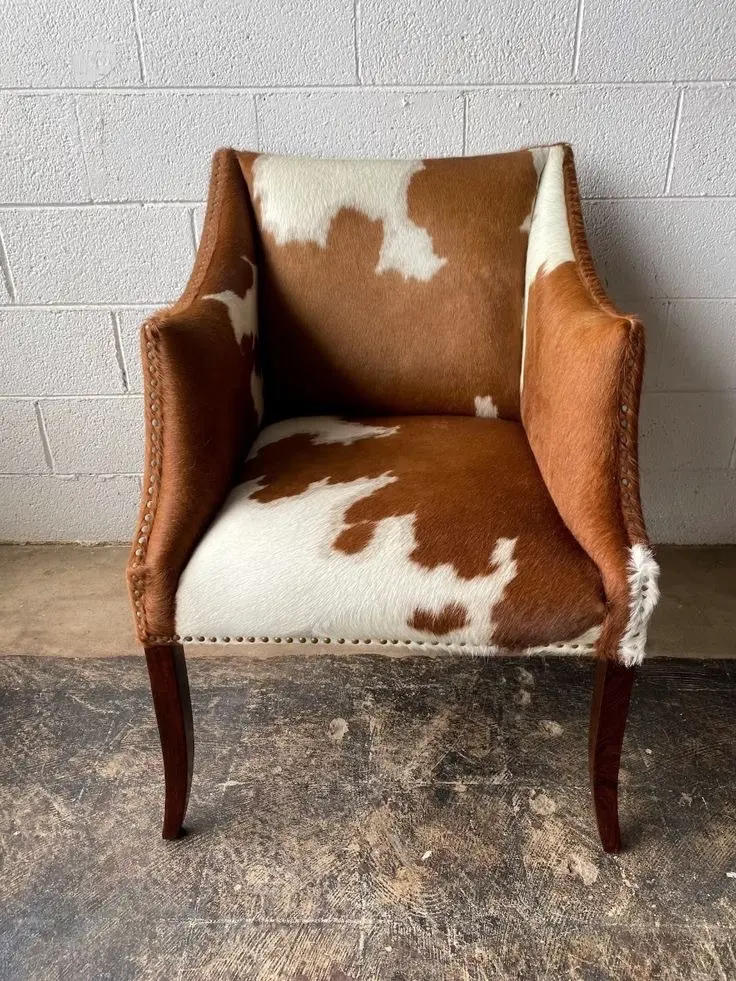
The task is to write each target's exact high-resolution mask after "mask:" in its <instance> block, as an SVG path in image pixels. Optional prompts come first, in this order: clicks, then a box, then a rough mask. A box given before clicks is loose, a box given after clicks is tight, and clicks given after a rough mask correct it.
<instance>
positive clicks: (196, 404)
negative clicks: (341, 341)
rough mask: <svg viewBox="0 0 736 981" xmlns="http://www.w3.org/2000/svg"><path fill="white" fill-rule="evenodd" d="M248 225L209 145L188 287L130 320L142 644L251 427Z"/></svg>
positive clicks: (231, 161) (133, 586)
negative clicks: (137, 324)
mask: <svg viewBox="0 0 736 981" xmlns="http://www.w3.org/2000/svg"><path fill="white" fill-rule="evenodd" d="M253 229H254V224H253V218H252V212H251V207H250V201H249V197H248V192H247V189H246V186H245V182H244V181H243V178H242V175H241V171H240V167H239V165H238V163H237V158H236V156H235V153H234V151H232V150H220V151H218V153H217V154H216V155H215V157H214V161H213V166H212V176H211V180H210V190H209V197H208V202H207V213H206V217H205V223H204V229H203V234H202V241H201V243H200V246H199V249H198V251H197V258H196V261H195V264H194V269H193V271H192V274H191V277H190V279H189V282H188V284H187V287H186V289H185V291H184V293H183V294H182V296H181V298H180V299H179V300H178V301H177V302H176V303H175V304H174V305H173V306H172V307H170V308H169V309H168V310H164V311H162V312H160V313H157V314H155V315H154V316H153V317H151V318H150V319H149V320H148V321H146V323H144V325H143V327H142V328H141V351H142V360H143V377H144V391H145V429H146V452H145V468H144V478H143V495H142V501H141V508H140V515H139V520H138V525H137V529H136V533H135V538H134V540H133V545H132V548H131V553H130V557H129V560H128V568H127V577H128V586H129V590H130V595H131V601H132V603H133V611H134V615H135V619H136V629H137V633H138V637H139V639H140V641H141V642H142V643H144V644H154V643H162V642H164V641H166V640H169V639H171V637H172V636H173V634H174V622H175V599H176V589H177V585H178V581H179V576H180V575H181V572H182V570H183V568H184V566H185V564H186V562H187V560H188V558H189V556H190V555H191V553H192V550H193V549H194V547H195V545H196V544H197V542H198V541H199V539H200V538H201V536H202V534H203V533H204V531H205V530H206V528H207V527H208V525H209V523H210V522H211V520H212V518H213V516H214V514H215V513H216V511H217V510H218V508H219V507H220V506H221V504H222V502H223V500H224V499H225V497H226V495H227V494H228V492H229V491H230V489H231V487H232V485H233V482H234V476H235V473H236V470H237V468H238V466H239V465H240V464H241V463H242V460H243V459H244V457H245V455H246V454H247V451H248V449H249V446H250V444H251V443H252V441H253V439H254V438H255V436H256V434H257V432H258V427H259V423H260V415H261V406H260V376H259V375H258V374H257V363H256V328H257V322H256V318H257V314H256V265H255V262H256V255H255V235H254V231H253Z"/></svg>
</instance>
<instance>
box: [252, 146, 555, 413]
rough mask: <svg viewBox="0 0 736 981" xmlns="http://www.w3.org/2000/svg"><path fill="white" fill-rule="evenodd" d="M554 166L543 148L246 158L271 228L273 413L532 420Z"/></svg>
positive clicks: (266, 329) (269, 385) (264, 313)
mask: <svg viewBox="0 0 736 981" xmlns="http://www.w3.org/2000/svg"><path fill="white" fill-rule="evenodd" d="M555 149H559V151H560V153H561V149H562V148H561V147H560V148H555ZM547 158H548V151H547V150H546V149H536V148H535V149H532V150H520V151H518V152H514V153H503V154H495V155H492V156H483V157H465V158H450V159H438V160H406V161H404V160H386V161H379V160H318V159H304V158H297V157H279V156H271V155H266V154H256V153H248V152H241V153H239V154H238V160H239V162H240V166H241V169H242V172H243V176H244V178H245V181H246V183H247V186H248V191H249V194H250V198H251V202H252V204H253V209H254V213H255V217H256V222H257V226H258V231H259V241H258V243H257V246H256V247H257V250H258V252H259V253H260V254H259V255H258V266H259V276H258V292H259V297H258V302H259V344H260V350H261V360H262V365H263V375H264V384H265V394H266V409H267V414H268V416H270V417H271V418H283V417H286V416H294V415H304V414H322V413H338V414H356V415H391V414H405V413H438V414H440V413H442V414H445V413H453V414H471V415H472V414H478V415H488V416H495V415H498V416H499V417H500V418H506V419H518V418H519V401H520V391H519V389H520V374H521V363H522V346H523V344H522V341H523V318H524V302H525V271H526V259H527V247H528V244H529V232H530V228H531V223H532V213H533V210H534V203H535V197H536V194H537V187H538V185H539V178H540V174H541V172H542V170H543V168H544V166H545V162H546V160H547ZM562 220H563V221H565V219H564V209H563V215H562Z"/></svg>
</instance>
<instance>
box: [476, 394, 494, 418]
mask: <svg viewBox="0 0 736 981" xmlns="http://www.w3.org/2000/svg"><path fill="white" fill-rule="evenodd" d="M475 414H476V415H477V416H481V417H482V418H483V419H497V418H498V409H497V407H496V406H495V405H494V403H493V399H492V398H491V396H490V395H476V396H475Z"/></svg>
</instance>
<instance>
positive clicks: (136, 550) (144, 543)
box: [130, 321, 164, 644]
mask: <svg viewBox="0 0 736 981" xmlns="http://www.w3.org/2000/svg"><path fill="white" fill-rule="evenodd" d="M143 336H144V338H145V344H144V348H145V358H144V371H145V380H146V394H145V398H146V406H145V416H146V432H147V434H148V440H149V443H148V448H147V453H146V467H145V474H144V494H143V501H142V502H141V516H140V519H139V522H138V527H137V529H136V535H135V541H134V543H133V553H132V556H131V562H130V588H131V591H132V599H133V609H134V612H135V618H136V627H137V630H138V637H139V639H140V640H141V641H142V643H144V644H146V643H153V642H156V640H155V638H152V637H150V636H149V632H148V621H147V617H146V596H145V581H144V576H143V575H142V571H143V568H144V566H145V561H146V552H147V549H148V542H149V540H150V537H151V529H152V527H153V521H154V518H155V515H156V505H157V504H158V498H159V493H160V483H161V465H162V458H163V428H164V427H163V422H164V417H163V407H162V401H161V392H160V361H159V357H158V341H159V331H158V325H157V324H156V322H155V321H147V322H146V323H145V324H144V326H143Z"/></svg>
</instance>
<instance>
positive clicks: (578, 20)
mask: <svg viewBox="0 0 736 981" xmlns="http://www.w3.org/2000/svg"><path fill="white" fill-rule="evenodd" d="M584 8H585V0H578V6H577V10H576V12H575V43H574V45H573V50H572V77H573V79H574V80H575V81H576V82H577V78H578V69H579V67H580V39H581V37H582V33H583V11H584Z"/></svg>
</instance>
